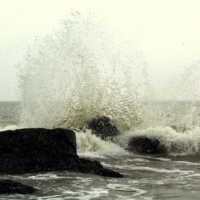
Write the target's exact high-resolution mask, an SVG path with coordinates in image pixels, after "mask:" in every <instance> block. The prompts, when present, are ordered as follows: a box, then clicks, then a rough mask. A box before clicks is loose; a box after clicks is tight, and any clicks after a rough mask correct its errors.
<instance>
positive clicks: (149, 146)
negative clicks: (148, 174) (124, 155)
mask: <svg viewBox="0 0 200 200" xmlns="http://www.w3.org/2000/svg"><path fill="white" fill-rule="evenodd" d="M159 144H160V142H159V140H157V139H150V138H147V137H145V136H143V137H133V138H131V139H130V140H129V142H128V146H127V150H128V151H131V152H134V153H138V154H158V153H161V150H160V149H159Z"/></svg>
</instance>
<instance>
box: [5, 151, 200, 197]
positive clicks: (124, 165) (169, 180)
mask: <svg viewBox="0 0 200 200" xmlns="http://www.w3.org/2000/svg"><path fill="white" fill-rule="evenodd" d="M96 159H97V158H96ZM97 160H99V161H101V163H102V164H103V165H104V166H105V167H107V168H110V169H113V170H116V171H118V172H120V173H122V174H124V175H125V177H124V178H117V179H116V178H108V177H100V176H96V175H91V174H81V173H70V172H52V173H43V174H26V175H22V176H21V175H20V176H2V178H10V179H12V180H16V181H20V182H22V183H25V184H29V185H32V186H35V187H37V188H38V189H39V191H38V192H36V193H35V194H34V195H25V196H22V195H12V196H10V195H9V196H8V195H7V196H6V195H5V196H2V198H5V199H6V198H7V199H189V198H192V199H199V196H200V191H199V189H200V186H199V176H200V161H199V157H197V156H181V157H173V156H153V157H152V156H148V157H147V156H136V155H126V156H123V159H122V158H121V156H120V157H117V156H115V157H104V158H98V159H97Z"/></svg>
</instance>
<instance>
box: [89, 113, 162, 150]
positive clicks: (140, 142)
mask: <svg viewBox="0 0 200 200" xmlns="http://www.w3.org/2000/svg"><path fill="white" fill-rule="evenodd" d="M86 127H87V128H88V129H91V131H92V133H93V134H95V135H96V136H97V137H100V138H101V139H103V140H111V141H116V140H115V137H116V136H119V135H120V131H119V130H118V128H117V126H116V125H115V123H114V121H112V120H111V119H110V118H109V117H106V116H97V117H96V118H93V119H91V120H90V121H89V122H88V123H87V125H86ZM159 144H160V142H159V140H157V139H153V138H148V137H145V136H141V137H139V136H138V137H132V138H131V139H129V141H128V143H127V144H126V145H125V146H126V147H125V149H126V150H127V151H130V152H133V153H138V154H159V153H163V150H162V148H160V146H159ZM123 146H124V145H123Z"/></svg>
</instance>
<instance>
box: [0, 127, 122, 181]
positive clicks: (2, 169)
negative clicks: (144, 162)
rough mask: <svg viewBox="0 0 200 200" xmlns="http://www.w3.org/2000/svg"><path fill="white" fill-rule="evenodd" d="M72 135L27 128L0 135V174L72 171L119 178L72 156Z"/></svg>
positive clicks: (67, 131) (74, 139)
mask: <svg viewBox="0 0 200 200" xmlns="http://www.w3.org/2000/svg"><path fill="white" fill-rule="evenodd" d="M75 136H76V135H75V132H73V131H71V130H66V129H43V128H35V129H34V128H32V129H31V128H30V129H18V130H15V131H3V132H0V163H1V165H0V174H22V173H38V172H48V171H64V170H67V171H73V172H82V173H92V174H97V175H102V176H109V177H123V175H121V174H119V173H118V172H114V171H111V170H108V169H105V168H103V166H102V165H101V164H100V162H98V161H92V160H88V159H84V158H80V157H79V156H78V155H77V154H76V146H75V145H76V137H75Z"/></svg>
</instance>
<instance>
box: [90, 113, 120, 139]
mask: <svg viewBox="0 0 200 200" xmlns="http://www.w3.org/2000/svg"><path fill="white" fill-rule="evenodd" d="M86 127H87V128H88V129H91V130H92V133H93V134H95V135H96V136H98V137H100V138H101V139H103V140H112V139H113V138H114V137H115V136H117V135H118V134H119V133H120V131H119V130H118V129H117V127H116V125H115V123H114V121H112V120H111V119H110V118H109V117H106V116H98V117H96V118H93V119H92V120H90V121H89V122H88V123H87V125H86Z"/></svg>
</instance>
